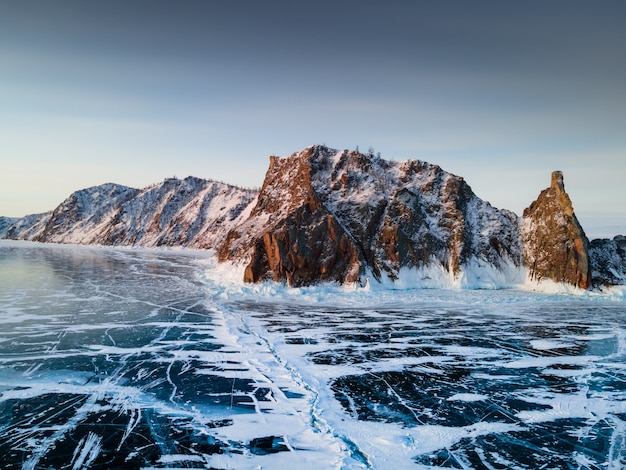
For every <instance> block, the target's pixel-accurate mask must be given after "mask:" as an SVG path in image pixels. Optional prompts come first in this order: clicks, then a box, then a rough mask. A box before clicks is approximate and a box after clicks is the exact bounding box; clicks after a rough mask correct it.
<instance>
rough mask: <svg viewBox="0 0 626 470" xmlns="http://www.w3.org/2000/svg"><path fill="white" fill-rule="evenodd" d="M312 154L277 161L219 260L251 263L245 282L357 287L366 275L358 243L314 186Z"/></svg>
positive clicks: (247, 269)
mask: <svg viewBox="0 0 626 470" xmlns="http://www.w3.org/2000/svg"><path fill="white" fill-rule="evenodd" d="M313 152H314V150H313V149H307V150H305V151H304V152H302V153H301V154H298V155H294V156H293V157H292V158H290V159H281V158H276V157H272V158H271V159H270V167H269V169H268V171H267V174H266V177H265V181H264V183H263V187H262V188H261V192H260V193H259V198H258V202H257V204H256V206H255V207H254V209H253V210H252V212H251V214H250V218H249V219H248V220H246V221H245V222H244V223H243V224H241V225H239V226H237V227H235V228H234V229H233V230H231V232H230V233H229V235H228V236H227V238H226V242H225V243H224V244H223V245H222V247H221V248H220V249H219V253H218V254H219V259H220V260H221V261H225V260H241V259H249V260H250V261H249V263H248V265H247V266H246V269H245V273H244V281H246V282H258V281H261V280H265V279H273V280H275V281H286V282H287V283H288V284H289V285H291V286H301V285H308V284H312V283H315V282H323V281H336V282H340V283H347V282H355V281H357V280H358V279H359V276H360V275H361V274H362V273H363V269H362V266H363V263H362V253H361V251H360V250H359V247H358V246H357V244H356V242H355V240H354V239H353V238H352V237H350V235H349V234H348V233H347V232H346V231H345V230H344V228H343V227H342V226H341V224H340V223H339V222H338V220H337V218H336V217H335V216H334V215H333V214H332V213H331V212H330V211H328V209H327V208H326V207H325V206H324V204H323V203H322V201H321V200H320V198H319V195H318V194H317V192H316V191H315V190H314V188H313V186H312V181H311V173H312V168H311V165H310V158H311V157H312V153H313Z"/></svg>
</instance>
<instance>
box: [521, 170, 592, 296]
mask: <svg viewBox="0 0 626 470" xmlns="http://www.w3.org/2000/svg"><path fill="white" fill-rule="evenodd" d="M522 241H523V247H524V264H525V266H526V267H527V269H528V273H529V276H530V278H531V279H535V280H541V279H551V280H553V281H555V282H564V283H567V284H571V285H574V286H577V287H580V288H581V289H587V288H588V287H590V285H591V270H590V265H589V254H588V246H589V241H588V240H587V236H586V235H585V232H584V230H583V228H582V227H581V226H580V224H579V223H578V219H577V218H576V215H575V214H574V208H573V207H572V202H571V200H570V198H569V196H568V194H567V193H566V192H565V187H564V185H563V173H561V172H560V171H555V172H553V173H552V183H551V185H550V187H549V188H547V189H544V190H543V191H542V192H541V194H539V197H538V198H537V200H535V201H534V202H533V203H532V204H531V205H530V206H529V207H527V208H526V209H524V214H523V217H522Z"/></svg>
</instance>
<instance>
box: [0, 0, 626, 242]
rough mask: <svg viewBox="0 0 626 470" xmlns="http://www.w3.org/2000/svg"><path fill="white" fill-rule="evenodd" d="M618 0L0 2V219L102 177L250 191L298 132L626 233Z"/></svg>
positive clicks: (512, 203) (54, 201) (623, 42)
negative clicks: (416, 162)
mask: <svg viewBox="0 0 626 470" xmlns="http://www.w3.org/2000/svg"><path fill="white" fill-rule="evenodd" d="M625 24H626V2H622V1H602V2H588V1H584V2H583V1H576V0H573V1H551V2H545V1H524V2H502V1H472V2H467V1H441V2H426V1H394V0H391V1H389V0H388V1H378V2H375V1H367V0H364V1H356V0H352V1H343V2H341V1H337V0H335V1H332V2H331V1H327V0H322V1H316V2H306V3H305V2H291V1H272V2H261V1H232V2H217V1H215V2H211V1H188V0H183V1H177V2H166V1H132V2H128V1H118V0H112V1H106V2H84V1H78V0H75V1H67V0H57V1H46V2H35V1H29V0H25V1H19V2H18V1H7V0H0V215H5V216H14V217H18V216H23V215H26V214H30V213H37V212H44V211H47V210H51V209H53V208H54V207H56V206H57V205H58V204H59V203H61V202H62V201H63V200H64V199H65V198H66V197H67V196H69V195H70V194H71V193H72V192H73V191H75V190H78V189H82V188H85V187H89V186H94V185H98V184H102V183H105V182H115V183H119V184H125V185H128V186H133V187H138V188H141V187H145V186H148V185H150V184H152V183H156V182H159V181H162V180H163V179H164V178H166V177H170V176H178V177H185V176H188V175H193V176H197V177H202V178H213V179H217V180H223V181H226V182H228V183H232V184H237V185H242V186H260V185H261V184H262V182H263V177H264V175H265V171H266V170H267V166H268V157H269V156H270V155H281V156H287V155H290V154H291V153H293V152H295V151H298V150H301V149H302V148H304V147H306V146H308V145H311V144H317V143H319V144H322V143H324V144H326V145H328V146H329V147H333V148H337V149H344V148H350V149H354V148H355V147H356V146H359V148H360V149H361V150H362V151H364V150H367V149H368V148H369V147H373V148H374V149H375V151H376V152H381V154H382V156H383V158H388V159H395V160H405V159H409V158H418V159H421V160H426V161H429V162H431V163H436V164H438V165H440V166H442V167H443V168H444V169H445V170H447V171H450V172H452V173H455V174H458V175H461V176H463V177H464V178H465V179H466V180H467V181H468V183H469V184H470V185H471V186H472V189H473V190H474V192H475V193H476V194H477V195H478V196H479V197H481V198H483V199H485V200H488V201H490V202H491V203H492V205H494V206H496V207H500V208H507V209H511V210H513V211H514V212H516V213H517V214H519V215H521V213H522V211H523V209H524V208H525V207H527V206H528V205H529V204H530V203H531V202H532V201H533V200H534V199H535V198H536V197H537V195H538V194H539V192H540V191H541V190H542V189H544V188H545V187H547V186H548V185H549V183H550V173H551V171H553V170H562V171H563V172H564V176H565V187H566V190H567V191H568V192H569V194H570V197H571V199H572V201H573V203H574V208H575V211H576V214H577V215H578V218H579V219H580V221H581V223H582V225H583V227H584V228H585V230H586V232H587V234H588V235H589V236H590V238H595V237H600V236H603V237H604V236H611V237H612V236H613V235H616V234H618V233H626V204H625V203H626V184H625V181H624V180H625V179H626V52H625V51H626V27H624V25H625Z"/></svg>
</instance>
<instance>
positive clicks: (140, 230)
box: [6, 177, 257, 248]
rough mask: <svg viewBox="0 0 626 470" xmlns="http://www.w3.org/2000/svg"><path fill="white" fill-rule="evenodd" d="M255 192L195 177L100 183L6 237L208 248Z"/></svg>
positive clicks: (30, 219) (218, 240) (242, 211)
mask: <svg viewBox="0 0 626 470" xmlns="http://www.w3.org/2000/svg"><path fill="white" fill-rule="evenodd" d="M256 194H257V193H256V191H254V190H246V189H242V188H237V187H235V186H231V185H227V184H224V183H219V182H216V181H209V180H202V179H199V178H192V177H189V178H186V179H184V180H179V179H175V178H170V179H166V180H165V181H163V182H162V183H160V184H156V185H153V186H151V187H149V188H146V189H143V190H139V189H134V188H128V187H126V186H120V185H115V184H103V185H101V186H95V187H92V188H88V189H83V190H80V191H77V192H75V193H73V194H72V195H71V196H70V197H68V198H67V199H66V200H65V201H63V202H62V203H61V204H60V205H59V206H58V207H57V208H56V209H55V210H54V211H52V212H49V213H46V214H40V215H34V216H27V217H25V218H23V219H20V220H19V221H18V222H17V223H15V224H14V225H13V226H11V227H10V228H9V230H8V231H7V235H6V236H7V238H12V239H20V240H33V241H40V242H50V243H78V244H102V245H137V246H161V245H168V246H187V247H191V248H214V247H216V246H217V245H219V244H220V243H222V241H223V239H224V237H225V235H226V233H227V232H228V230H229V229H230V228H231V227H232V226H233V225H234V224H237V223H239V222H241V221H242V220H245V218H246V217H247V216H248V213H249V211H250V209H251V207H252V202H253V201H254V199H255V197H256Z"/></svg>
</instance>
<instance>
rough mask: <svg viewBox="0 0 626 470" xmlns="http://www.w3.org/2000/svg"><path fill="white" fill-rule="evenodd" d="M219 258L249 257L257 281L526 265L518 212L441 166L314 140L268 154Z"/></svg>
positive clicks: (456, 273) (250, 276) (456, 272)
mask: <svg viewBox="0 0 626 470" xmlns="http://www.w3.org/2000/svg"><path fill="white" fill-rule="evenodd" d="M220 259H221V260H241V259H250V263H249V264H248V266H247V269H246V275H245V280H246V281H253V282H254V281H257V280H260V279H267V278H271V279H275V280H285V281H287V282H288V283H289V284H291V285H303V284H309V283H312V282H316V281H319V280H338V281H340V282H349V281H357V280H363V279H362V276H363V275H364V274H365V273H369V272H371V274H372V275H373V276H374V277H375V278H377V279H380V278H381V277H382V276H386V277H389V278H391V279H396V278H397V277H398V274H399V272H400V270H401V269H402V268H415V269H424V268H435V269H438V270H440V271H443V272H445V273H447V274H448V275H449V276H450V278H451V279H454V278H458V277H461V276H462V274H463V268H464V267H467V266H469V265H470V264H471V265H472V266H473V268H475V267H478V268H480V267H486V266H487V265H488V266H489V267H490V268H491V270H496V271H500V272H505V271H507V270H509V268H510V267H511V266H518V267H519V266H520V263H521V244H520V237H519V230H518V218H517V216H516V215H515V214H513V213H512V212H510V211H506V210H498V209H495V208H493V207H491V205H489V203H487V202H485V201H482V200H480V199H479V198H478V197H476V196H475V195H474V193H473V192H472V190H471V188H470V187H469V185H468V184H467V183H466V182H465V181H464V180H463V178H460V177H458V176H455V175H452V174H450V173H447V172H445V171H444V170H442V169H441V168H440V167H438V166H437V165H431V164H429V163H426V162H421V161H408V162H403V163H396V162H389V161H385V160H382V159H380V158H377V157H374V156H373V155H364V154H361V153H358V152H354V151H347V150H344V151H336V150H332V149H329V148H326V147H323V146H313V147H309V148H307V149H305V150H303V151H301V152H297V153H295V154H293V155H291V156H290V157H287V158H278V157H272V158H271V162H270V168H269V170H268V172H267V175H266V179H265V183H264V185H263V187H262V189H261V193H260V194H259V199H258V202H257V205H256V206H255V208H254V210H253V211H252V213H251V216H250V218H249V219H248V220H247V221H245V222H244V223H243V224H242V225H240V226H238V227H236V228H234V229H233V230H232V231H231V232H230V233H229V236H228V238H227V241H226V243H225V244H224V245H223V246H222V248H221V249H220ZM425 275H427V274H425Z"/></svg>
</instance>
